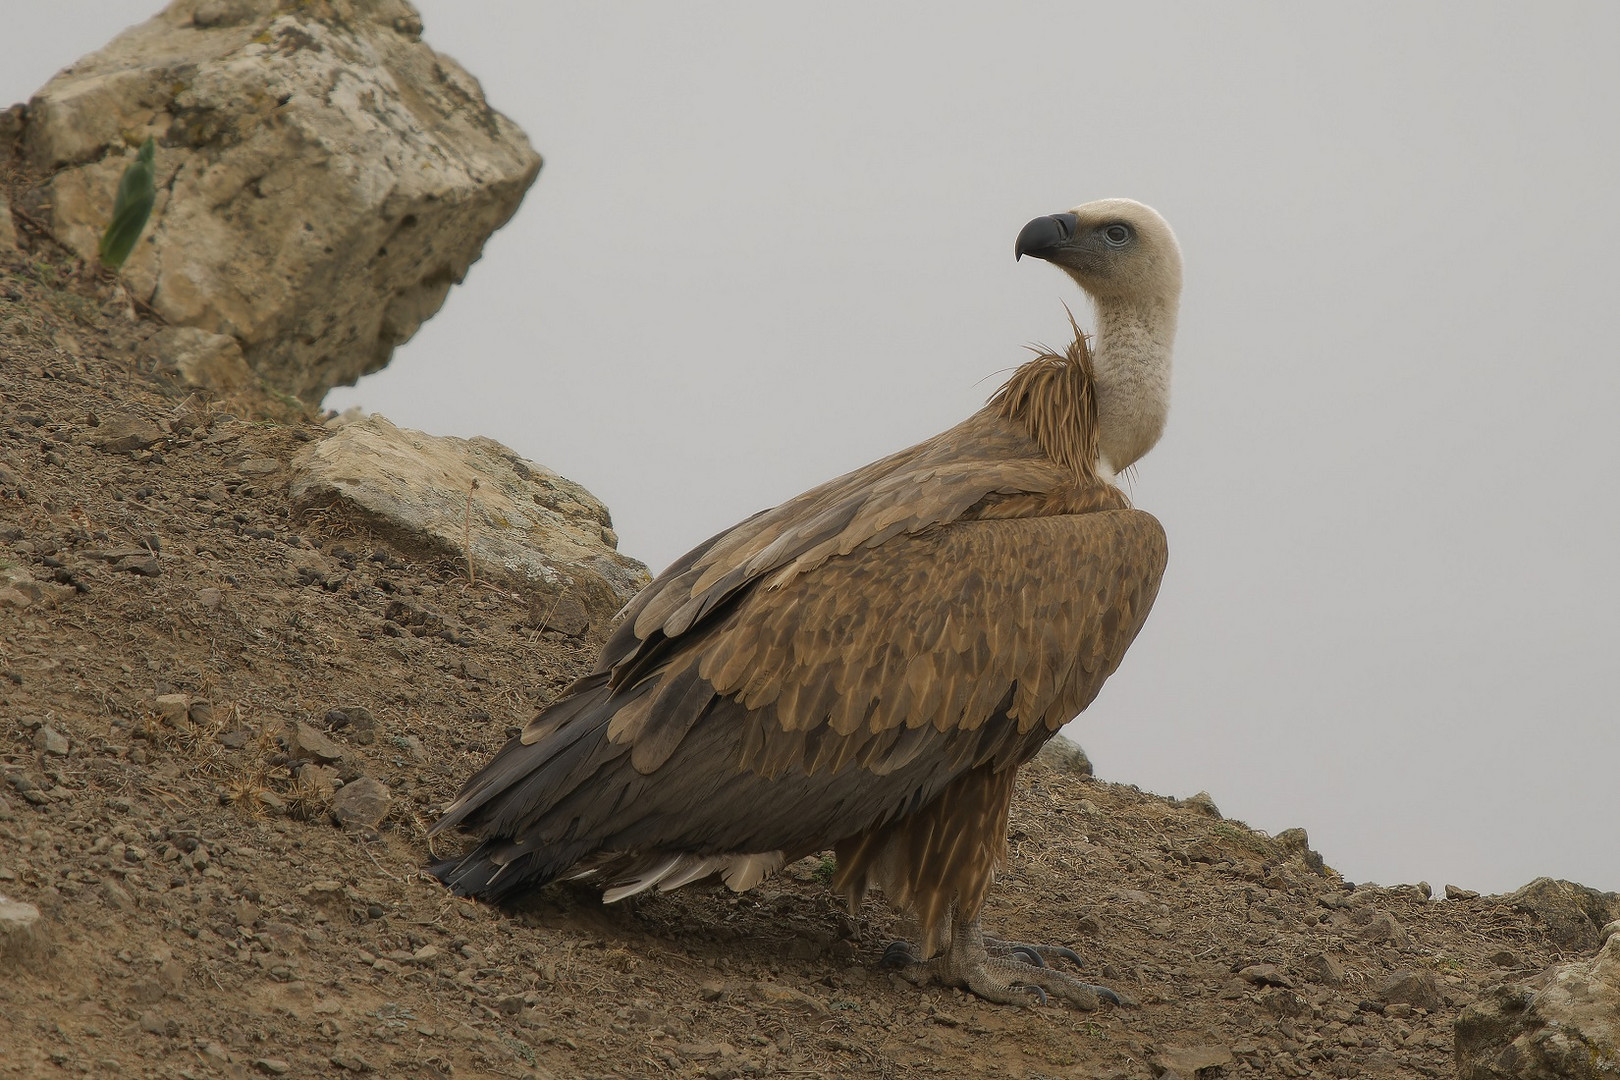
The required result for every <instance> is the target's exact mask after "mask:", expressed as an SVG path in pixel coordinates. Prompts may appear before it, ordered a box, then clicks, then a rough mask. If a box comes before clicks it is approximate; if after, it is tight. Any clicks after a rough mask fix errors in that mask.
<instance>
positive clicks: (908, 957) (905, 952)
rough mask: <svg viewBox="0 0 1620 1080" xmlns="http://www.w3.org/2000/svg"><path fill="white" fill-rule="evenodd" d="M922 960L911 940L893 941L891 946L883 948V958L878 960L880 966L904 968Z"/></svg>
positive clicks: (890, 943)
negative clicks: (912, 947)
mask: <svg viewBox="0 0 1620 1080" xmlns="http://www.w3.org/2000/svg"><path fill="white" fill-rule="evenodd" d="M920 962H921V961H919V960H918V959H917V954H916V953H915V952H913V951H912V949H911V943H910V942H909V941H891V942H889V947H888V948H887V949H884V950H883V959H881V960H879V961H878V967H881V968H903V967H910V966H911V965H912V964H916V963H920Z"/></svg>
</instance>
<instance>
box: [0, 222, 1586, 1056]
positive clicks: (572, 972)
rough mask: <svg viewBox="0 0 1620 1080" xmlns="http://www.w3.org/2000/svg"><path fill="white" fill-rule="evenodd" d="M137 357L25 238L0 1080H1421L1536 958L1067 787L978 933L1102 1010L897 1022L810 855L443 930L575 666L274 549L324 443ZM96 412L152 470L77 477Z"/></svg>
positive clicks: (498, 601)
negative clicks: (703, 880)
mask: <svg viewBox="0 0 1620 1080" xmlns="http://www.w3.org/2000/svg"><path fill="white" fill-rule="evenodd" d="M155 329H156V327H155V326H154V325H153V324H152V323H150V322H147V321H144V320H143V319H142V318H140V317H138V315H137V313H136V312H134V311H133V310H132V308H131V306H130V304H129V302H128V300H127V298H126V297H125V296H124V295H123V293H122V291H121V290H120V289H119V287H118V286H117V285H116V284H115V283H113V282H111V281H109V280H107V279H105V278H103V277H101V276H99V275H96V274H94V273H90V272H88V271H85V270H83V269H82V268H79V267H76V266H75V265H74V264H72V263H71V261H69V260H67V259H66V258H65V257H63V256H60V255H59V254H57V253H54V252H53V251H52V249H50V248H49V247H48V246H46V245H44V244H43V243H41V244H40V246H39V248H38V250H37V251H36V252H35V253H34V254H31V255H28V256H25V257H23V258H20V259H18V258H10V259H9V260H8V259H6V258H4V257H0V376H3V377H0V572H4V571H6V570H7V569H10V570H19V569H20V570H22V571H25V572H26V573H27V574H28V575H30V576H31V577H32V578H33V579H34V580H35V581H37V582H39V583H41V584H42V585H43V586H46V587H47V588H46V591H45V593H44V594H42V596H41V598H40V599H39V600H38V601H37V602H35V603H33V604H31V605H30V606H26V607H21V608H19V607H16V606H11V607H0V672H3V674H0V768H3V771H4V778H3V779H4V782H3V783H0V893H3V894H5V895H7V896H10V897H11V898H12V899H14V900H20V901H24V902H26V903H30V904H34V905H36V906H37V907H38V908H39V909H40V910H41V911H42V912H43V920H42V922H43V924H44V931H43V939H44V943H45V948H44V949H43V950H41V949H35V950H34V951H32V952H18V953H17V954H16V955H12V956H10V957H0V967H3V970H0V1075H18V1076H29V1077H32V1076H56V1075H94V1076H114V1075H117V1076H131V1077H135V1076H141V1077H147V1076H150V1077H156V1076H165V1077H167V1076H182V1077H216V1076H258V1075H277V1074H283V1073H285V1074H287V1075H296V1076H306V1075H330V1076H335V1075H343V1074H345V1073H366V1072H371V1073H375V1074H377V1075H381V1076H389V1077H447V1076H458V1077H469V1076H501V1077H523V1076H543V1077H589V1076H635V1077H641V1076H648V1077H652V1076H659V1077H662V1076H671V1077H716V1078H719V1077H741V1076H756V1075H759V1076H794V1077H835V1076H837V1077H842V1076H882V1077H899V1076H913V1075H924V1074H935V1073H940V1074H951V1075H959V1076H1006V1077H1049V1076H1051V1077H1055V1076H1119V1077H1153V1076H1157V1075H1159V1074H1160V1073H1162V1072H1164V1071H1165V1070H1167V1069H1168V1070H1169V1071H1170V1072H1172V1073H1174V1074H1175V1075H1179V1076H1182V1077H1184V1078H1189V1080H1190V1078H1191V1077H1192V1076H1193V1075H1195V1074H1197V1075H1200V1076H1204V1077H1206V1078H1207V1077H1216V1076H1223V1075H1224V1076H1241V1075H1257V1076H1260V1075H1263V1076H1307V1075H1309V1076H1317V1075H1332V1076H1366V1077H1392V1076H1412V1075H1423V1076H1439V1075H1450V1074H1451V1072H1452V1066H1451V1043H1452V1036H1451V1024H1452V1020H1453V1018H1454V1016H1455V1015H1456V1013H1457V1012H1458V1010H1459V1009H1460V1007H1461V1006H1462V1005H1463V1004H1465V1003H1466V1002H1468V1001H1469V1000H1471V999H1473V998H1474V997H1475V996H1477V995H1478V994H1479V993H1480V991H1481V989H1482V988H1483V987H1485V986H1487V985H1489V984H1492V983H1495V982H1499V981H1501V980H1503V979H1505V978H1508V977H1510V976H1512V975H1513V974H1514V973H1515V971H1519V972H1521V973H1522V972H1523V971H1525V970H1531V969H1539V968H1541V967H1543V966H1545V965H1547V964H1548V963H1551V962H1553V961H1555V960H1556V959H1559V955H1558V952H1557V949H1556V948H1555V947H1554V945H1553V943H1552V941H1551V940H1550V939H1549V937H1548V936H1547V934H1546V932H1545V930H1544V929H1543V928H1542V927H1541V925H1540V923H1539V921H1538V920H1537V919H1536V918H1535V917H1534V916H1532V915H1528V914H1524V913H1521V912H1519V911H1516V910H1515V909H1513V908H1512V907H1511V906H1510V905H1507V904H1505V903H1503V902H1501V901H1500V900H1499V899H1493V898H1489V897H1486V898H1480V899H1462V900H1457V901H1451V902H1443V903H1442V902H1433V901H1429V900H1426V899H1425V898H1424V896H1423V895H1422V894H1421V893H1420V892H1419V891H1418V890H1417V889H1414V888H1408V887H1397V888H1391V889H1385V888H1377V887H1368V886H1363V887H1360V888H1352V887H1351V886H1349V885H1348V884H1346V883H1345V882H1343V881H1342V880H1341V879H1340V878H1339V877H1338V876H1337V875H1336V874H1335V873H1333V872H1332V871H1331V870H1328V869H1313V867H1312V862H1313V861H1314V862H1315V863H1316V864H1317V866H1318V867H1319V866H1320V862H1319V860H1313V857H1312V855H1311V853H1309V852H1308V850H1307V849H1306V847H1305V844H1304V842H1303V835H1302V834H1300V835H1293V836H1289V835H1286V834H1285V836H1284V837H1282V838H1279V839H1273V838H1270V837H1267V836H1265V835H1263V834H1260V833H1256V832H1253V831H1251V830H1249V829H1248V828H1246V827H1245V826H1243V825H1242V824H1241V823H1239V822H1235V821H1226V820H1222V819H1221V818H1220V817H1219V816H1217V815H1216V814H1215V813H1214V810H1213V807H1212V806H1208V805H1204V804H1201V803H1200V802H1199V801H1198V800H1190V801H1188V802H1186V803H1176V802H1174V801H1172V800H1167V799H1164V798H1161V797H1159V796H1156V795H1151V794H1147V793H1144V792H1141V791H1138V790H1136V789H1135V788H1132V787H1125V786H1120V785H1114V784H1105V783H1099V782H1096V781H1094V780H1092V779H1090V778H1089V777H1088V776H1086V775H1084V772H1083V770H1079V769H1077V768H1076V767H1075V765H1074V763H1073V762H1072V761H1071V762H1065V761H1063V760H1062V755H1050V756H1048V757H1046V758H1043V760H1042V761H1040V762H1038V763H1036V764H1035V765H1032V766H1031V767H1030V768H1029V769H1027V770H1026V772H1025V776H1024V778H1023V780H1022V782H1021V790H1020V793H1019V797H1018V799H1017V802H1016V804H1015V807H1014V816H1013V838H1014V842H1013V857H1012V862H1011V865H1010V867H1009V868H1008V871H1007V873H1006V875H1005V878H1004V880H1003V881H1002V882H1001V883H1000V885H999V887H998V888H997V890H996V892H995V894H994V900H993V902H992V905H991V909H990V911H989V913H988V915H987V917H986V924H987V926H989V927H991V928H992V929H993V930H999V931H1000V933H1002V934H1003V935H1004V936H1008V937H1014V938H1019V939H1023V940H1034V941H1043V942H1056V943H1061V944H1065V945H1069V946H1072V947H1073V948H1075V949H1076V950H1078V951H1079V952H1080V953H1081V954H1082V955H1083V956H1084V958H1085V961H1086V964H1087V971H1088V972H1090V974H1091V976H1092V977H1093V978H1095V979H1096V980H1097V981H1099V982H1103V983H1107V984H1109V985H1112V986H1114V987H1115V988H1117V989H1119V990H1121V991H1123V992H1125V993H1127V994H1129V995H1131V996H1132V997H1134V998H1135V999H1137V1001H1138V1003H1139V1004H1137V1005H1136V1006H1134V1007H1126V1008H1114V1007H1108V1006H1104V1007H1103V1008H1102V1009H1100V1010H1099V1011H1097V1012H1093V1013H1080V1012H1075V1011H1072V1010H1069V1009H1066V1008H1062V1007H1055V1006H1054V1007H1046V1008H1037V1007H1031V1008H1009V1007H997V1006H991V1005H986V1004H984V1003H982V1002H979V1001H977V1000H975V999H973V998H969V997H965V996H963V995H962V994H960V993H958V992H955V991H950V990H941V989H938V988H929V989H918V988H916V987H914V986H912V985H910V984H909V983H906V982H904V981H903V980H901V979H900V978H899V977H897V976H896V975H894V974H892V973H890V972H888V971H885V970H882V969H881V968H880V967H879V966H878V964H877V961H878V958H879V957H880V956H881V955H882V951H883V948H884V946H885V945H886V944H887V943H888V942H889V941H890V940H891V939H892V938H893V937H895V936H897V935H900V934H902V933H903V931H904V927H903V926H901V925H900V924H899V923H898V922H897V921H896V920H895V919H894V918H893V917H892V916H891V914H890V913H889V912H888V911H887V909H885V908H884V907H883V906H882V903H881V901H878V902H877V903H875V904H873V905H870V906H869V907H868V908H867V910H866V912H865V913H864V915H863V916H862V918H860V919H859V920H851V919H850V918H848V917H847V916H846V915H845V914H844V913H843V912H842V911H841V910H840V909H839V907H838V906H837V904H835V903H834V901H833V900H832V899H831V898H830V897H829V895H828V893H827V892H826V889H825V887H824V884H823V883H824V881H825V879H826V877H827V876H828V873H829V870H830V862H829V861H827V860H825V859H810V860H806V861H804V862H802V863H799V864H796V865H794V866H792V867H789V868H788V870H787V872H786V873H785V874H783V875H782V876H780V877H778V878H776V879H774V880H772V881H769V882H767V883H766V884H765V885H764V886H762V887H761V888H759V889H757V890H755V891H754V892H752V893H749V894H747V895H744V896H733V895H731V894H730V893H728V892H726V891H725V890H724V889H722V888H715V887H707V886H694V887H691V888H688V889H685V890H682V891H680V892H678V893H674V894H671V895H667V896H650V897H641V898H637V899H635V900H633V901H629V902H626V903H624V904H620V905H617V906H614V907H611V908H604V907H602V906H601V905H599V904H598V903H596V901H595V899H594V897H593V895H592V894H590V893H585V892H579V891H570V890H569V889H568V888H565V887H558V888H553V889H551V890H548V891H546V892H545V893H543V894H542V895H540V896H539V897H537V898H536V899H535V900H534V902H533V903H532V905H531V906H530V907H529V908H528V909H527V910H525V911H523V912H522V913H520V914H509V913H503V912H499V911H493V910H490V909H488V908H485V907H482V906H479V905H477V904H474V903H470V902H465V901H460V900H456V899H454V898H452V897H451V896H449V895H448V894H447V893H446V892H445V891H444V889H442V888H441V887H440V886H439V885H438V884H437V883H436V882H434V881H432V880H431V879H428V878H425V877H424V876H423V875H422V874H421V873H420V867H421V866H422V865H423V863H424V861H425V860H426V859H427V858H428V856H429V843H428V841H427V839H426V837H425V826H426V824H427V823H428V822H430V821H431V820H432V818H433V816H434V812H435V808H436V807H438V806H439V805H441V804H442V803H443V802H444V801H445V800H447V799H448V798H449V797H450V796H451V795H452V794H453V793H454V791H455V789H456V787H457V785H458V784H459V782H460V781H461V780H462V779H463V778H464V777H466V776H467V775H468V774H469V773H470V772H471V771H472V770H473V769H474V768H476V767H477V766H478V765H479V764H480V763H481V762H482V761H483V760H484V759H485V758H486V756H487V755H488V754H489V753H490V752H491V751H493V750H494V749H495V748H496V747H497V746H498V745H499V744H500V743H501V742H502V741H503V740H504V739H505V738H506V737H507V736H508V735H509V734H510V733H511V732H513V731H515V730H516V729H517V727H518V726H519V725H521V724H522V723H523V722H524V721H526V720H527V719H528V718H529V716H530V715H531V714H532V712H533V710H534V708H535V706H536V705H538V704H541V703H544V702H545V701H547V700H549V699H550V697H551V696H552V695H553V694H555V693H556V692H557V690H558V689H559V688H561V687H562V686H563V685H564V684H565V683H566V682H567V681H568V680H569V679H570V678H571V677H572V676H573V675H574V674H575V673H577V672H579V671H580V670H581V669H582V668H583V667H584V666H585V665H587V664H588V663H589V661H590V659H591V657H592V655H593V650H594V648H595V645H596V644H597V640H599V639H596V640H593V639H591V638H588V637H587V638H586V639H574V638H568V637H564V636H563V635H561V634H558V633H556V632H553V631H547V632H544V633H538V632H536V631H535V630H533V629H531V628H530V622H531V615H530V607H531V604H530V600H529V598H527V597H524V596H520V595H515V594H513V593H510V592H507V591H503V590H501V589H498V588H493V587H490V586H488V585H486V584H484V583H474V582H470V581H469V580H468V579H467V576H466V574H465V572H464V571H463V570H462V569H461V568H460V567H457V566H452V565H423V564H420V563H415V562H412V561H410V560H408V559H406V558H404V557H403V556H402V555H401V554H399V553H398V552H396V551H393V550H390V549H389V548H388V547H387V546H385V545H383V544H382V543H381V542H380V541H377V540H374V539H373V538H371V537H369V536H367V535H364V534H363V533H359V532H356V531H354V530H352V529H350V528H348V527H346V526H345V525H344V523H343V522H340V521H336V520H299V519H297V518H295V517H294V516H293V515H292V513H291V510H290V507H289V504H288V499H287V475H288V473H287V461H288V459H289V458H290V456H291V455H292V454H293V453H294V452H295V451H296V450H297V449H298V448H299V447H300V446H302V445H304V444H305V443H307V442H308V441H310V440H313V439H318V438H320V437H322V435H323V434H324V429H323V427H322V426H321V424H320V422H319V420H318V418H316V417H314V416H312V415H310V414H309V413H308V411H307V410H305V409H304V408H303V407H302V406H300V405H299V404H298V403H297V402H293V401H274V400H270V399H269V398H265V397H252V398H241V399H236V400H225V401H211V400H205V399H204V398H202V397H199V396H198V395H196V394H194V393H191V392H188V391H187V390H185V389H184V388H180V387H177V386H175V385H173V383H172V382H167V381H165V379H164V378H163V377H161V376H160V375H158V374H155V373H154V372H153V371H152V370H151V364H150V362H148V361H143V360H141V359H139V356H140V353H139V349H138V345H139V342H140V341H141V339H143V338H144V337H145V336H147V335H149V334H150V333H151V332H152V331H153V330H155ZM128 417H137V418H143V419H145V420H148V421H151V422H153V423H155V424H157V425H159V427H160V428H161V429H162V431H161V438H159V439H158V440H157V441H156V442H154V443H152V444H151V445H150V446H147V447H145V448H143V449H136V450H133V451H130V452H116V451H115V450H113V449H98V448H97V445H96V444H97V443H98V442H100V441H104V439H105V435H106V433H107V432H109V431H111V430H113V425H114V424H116V423H118V422H119V421H120V420H121V419H123V418H128ZM177 694H178V695H185V698H184V699H183V700H182V701H181V703H180V705H178V706H176V704H175V702H176V701H177V700H178V699H176V698H174V697H173V696H172V695H177ZM165 695H169V696H167V697H165ZM160 697H162V698H164V700H163V701H159V698H160ZM188 705H189V706H190V708H189V710H187V709H186V706H188ZM165 710H167V712H165ZM362 710H363V711H362ZM368 718H369V720H370V721H371V722H370V723H368ZM298 722H305V723H307V724H309V725H311V727H312V728H313V729H315V730H316V731H318V732H319V733H320V734H323V735H325V736H328V737H329V738H330V739H331V740H332V744H333V745H326V744H323V743H321V741H320V740H319V739H318V738H317V737H316V736H314V735H312V734H310V733H308V732H306V733H305V734H303V735H300V736H298V737H297V738H296V739H295V740H289V736H288V730H289V725H294V724H297V723H298ZM289 750H291V751H293V752H295V753H301V754H303V755H305V756H309V755H315V756H318V757H319V756H324V757H327V758H332V757H335V758H336V760H335V761H332V762H331V771H329V772H324V773H323V772H321V771H319V770H317V769H314V768H309V767H307V766H306V763H305V762H304V761H301V760H298V759H296V758H293V759H290V758H289ZM62 751H65V752H62ZM361 776H370V777H374V778H376V779H377V780H380V781H381V782H382V783H384V784H386V785H387V787H388V789H389V791H390V793H391V795H392V800H393V801H392V805H391V808H390V810H389V812H388V815H387V818H386V819H385V820H384V821H383V822H382V823H381V825H380V827H379V828H377V829H366V828H363V827H362V828H359V829H351V830H349V831H345V830H343V829H341V828H339V827H338V826H337V825H335V824H334V823H333V819H332V814H331V806H332V795H331V781H332V780H333V779H334V778H335V779H337V780H343V781H353V780H356V779H358V778H359V777H361ZM339 790H341V789H339ZM1402 973H1404V974H1402ZM1200 1070H1201V1071H1200Z"/></svg>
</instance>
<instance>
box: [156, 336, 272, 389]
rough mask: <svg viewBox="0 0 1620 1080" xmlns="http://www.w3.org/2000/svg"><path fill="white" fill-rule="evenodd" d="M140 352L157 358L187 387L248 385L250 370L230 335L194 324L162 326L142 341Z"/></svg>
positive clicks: (161, 369)
mask: <svg viewBox="0 0 1620 1080" xmlns="http://www.w3.org/2000/svg"><path fill="white" fill-rule="evenodd" d="M140 352H141V355H142V356H145V357H147V358H149V359H151V360H154V361H156V363H157V366H158V369H159V370H160V371H165V372H169V373H171V374H173V375H175V376H176V377H177V378H179V379H180V381H181V382H183V383H185V384H186V385H187V386H195V387H197V388H198V389H200V390H209V391H212V392H214V393H231V392H233V391H236V390H240V389H241V388H243V387H245V386H248V385H251V384H252V382H253V371H252V369H251V368H249V367H248V366H247V361H246V360H244V359H242V347H241V346H240V345H238V344H237V342H236V339H235V338H233V337H231V336H230V335H229V334H215V333H212V332H210V331H208V330H203V329H201V328H200V327H196V326H165V327H164V328H163V329H161V330H159V331H158V332H157V333H155V334H153V335H152V336H151V337H149V338H147V339H146V341H145V342H143V343H142V344H141V349H140Z"/></svg>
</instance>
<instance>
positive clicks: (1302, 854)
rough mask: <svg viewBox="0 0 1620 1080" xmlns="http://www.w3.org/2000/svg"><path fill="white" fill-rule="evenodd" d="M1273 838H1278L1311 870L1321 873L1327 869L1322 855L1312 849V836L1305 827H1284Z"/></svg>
mask: <svg viewBox="0 0 1620 1080" xmlns="http://www.w3.org/2000/svg"><path fill="white" fill-rule="evenodd" d="M1272 839H1274V840H1276V841H1277V843H1278V844H1279V845H1280V846H1281V847H1282V849H1283V850H1284V851H1287V852H1288V853H1289V854H1291V855H1295V856H1297V857H1298V858H1299V860H1300V861H1301V862H1303V863H1304V864H1305V868H1306V869H1308V870H1310V871H1311V872H1313V873H1317V874H1321V873H1324V872H1325V871H1326V870H1327V864H1326V863H1324V862H1323V861H1322V856H1321V855H1320V854H1319V853H1318V852H1315V851H1312V850H1311V838H1310V835H1309V834H1308V833H1307V832H1306V831H1305V830H1304V829H1299V828H1294V829H1284V830H1283V831H1282V832H1280V833H1278V834H1277V835H1276V836H1274V837H1273V838H1272Z"/></svg>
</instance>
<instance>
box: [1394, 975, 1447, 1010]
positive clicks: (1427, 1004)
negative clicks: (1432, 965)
mask: <svg viewBox="0 0 1620 1080" xmlns="http://www.w3.org/2000/svg"><path fill="white" fill-rule="evenodd" d="M1378 1000H1380V1001H1382V1002H1384V1003H1385V1004H1388V1005H1396V1004H1405V1005H1410V1006H1412V1007H1413V1008H1416V1009H1423V1010H1424V1011H1426V1012H1433V1011H1434V1010H1436V1009H1438V1008H1439V1007H1440V1005H1441V997H1440V981H1439V980H1438V979H1436V978H1435V977H1434V972H1432V971H1411V970H1403V971H1397V972H1395V973H1394V974H1393V975H1391V976H1390V977H1389V978H1387V979H1385V980H1384V983H1383V985H1382V986H1380V987H1379V988H1378Z"/></svg>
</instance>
